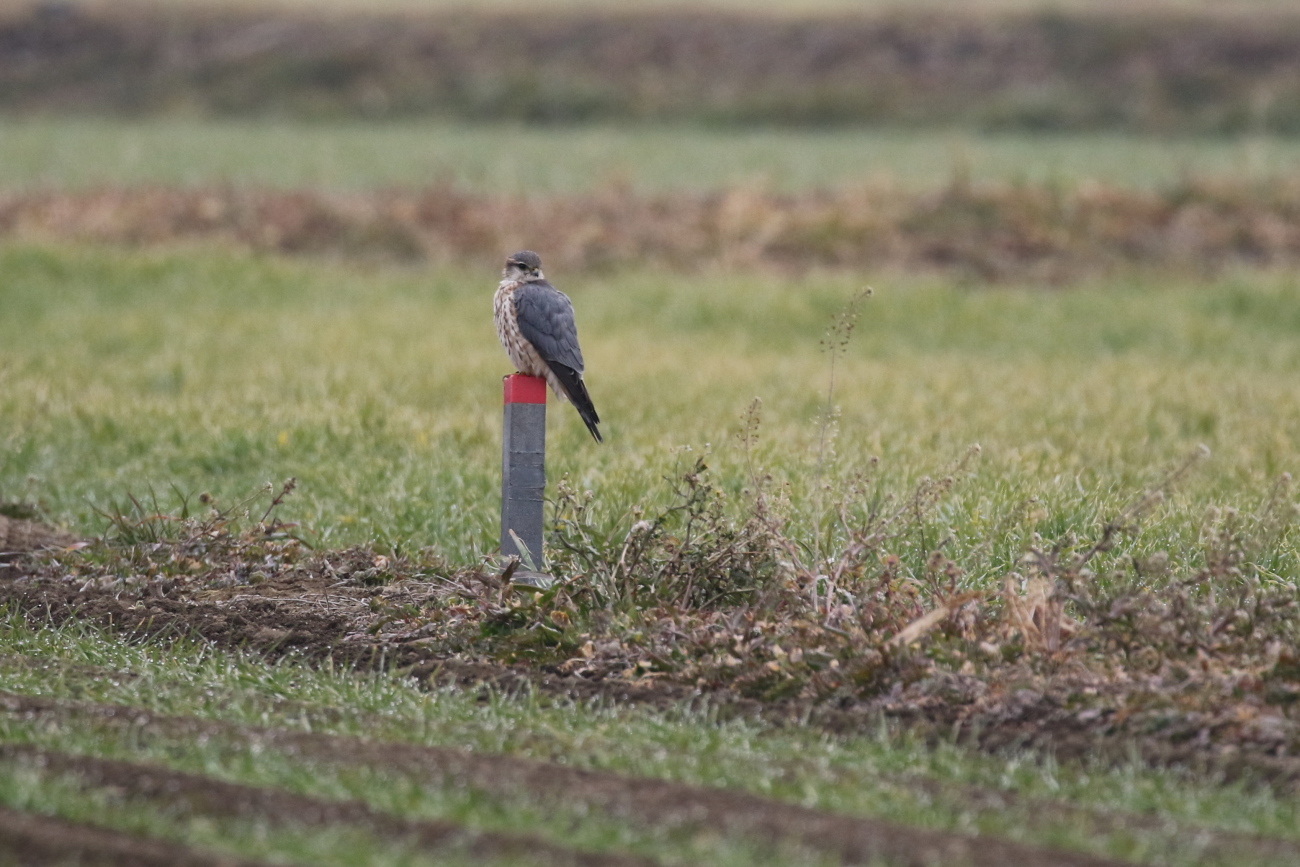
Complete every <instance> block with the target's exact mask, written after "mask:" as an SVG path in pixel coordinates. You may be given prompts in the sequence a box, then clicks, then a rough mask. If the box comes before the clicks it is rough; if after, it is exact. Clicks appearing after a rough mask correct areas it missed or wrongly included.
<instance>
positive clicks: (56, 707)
mask: <svg viewBox="0 0 1300 867" xmlns="http://www.w3.org/2000/svg"><path fill="white" fill-rule="evenodd" d="M0 712H3V713H8V714H12V715H16V716H22V717H27V718H33V719H34V718H38V717H44V718H55V719H57V718H71V719H85V720H92V721H98V722H104V723H108V724H117V725H122V726H129V727H130V728H131V730H132V731H133V732H134V737H136V738H139V739H142V740H143V739H145V738H147V737H148V736H149V735H151V734H152V735H155V736H157V737H159V738H171V739H174V738H194V737H198V736H207V737H215V738H237V739H239V740H240V741H241V742H245V743H247V742H249V741H252V740H257V741H260V742H261V743H262V744H263V745H265V746H267V747H272V748H276V749H279V750H283V751H285V752H286V753H289V754H293V755H297V756H300V757H302V758H305V759H310V760H315V761H324V762H329V763H333V764H338V765H344V766H354V767H355V766H360V767H368V768H374V769H381V770H387V771H391V772H393V773H397V774H404V775H410V774H412V773H416V774H420V775H422V776H427V777H433V778H436V779H438V780H439V781H440V782H441V784H442V785H444V786H463V787H466V788H471V789H477V790H479V791H482V792H485V793H487V794H489V795H492V796H497V797H504V798H511V797H517V796H519V795H521V794H523V795H527V796H529V797H531V798H533V799H535V800H536V801H537V802H538V803H543V804H545V803H562V804H566V805H569V806H581V807H585V808H586V809H589V810H593V811H598V812H600V813H603V814H606V815H609V816H612V817H614V818H617V819H620V820H623V821H626V822H628V823H631V824H642V825H648V826H652V827H664V828H700V829H714V830H717V831H721V832H722V833H726V834H729V835H734V836H736V837H743V838H744V839H747V840H750V841H753V842H760V843H768V844H772V845H780V844H782V843H795V844H797V845H799V846H801V847H803V848H806V849H808V850H811V851H813V852H816V853H819V854H821V855H824V856H829V857H832V858H834V859H836V860H838V861H839V862H840V863H843V864H862V863H870V862H872V861H873V860H883V861H887V862H889V863H891V864H897V865H906V867H931V865H934V864H946V865H947V864H953V865H957V864H962V865H969V867H1019V865H1042V864H1052V865H1055V867H1116V865H1120V864H1124V863H1126V862H1121V861H1116V860H1113V859H1109V858H1104V857H1100V856H1094V855H1088V854H1083V853H1078V852H1068V851H1063V850H1056V849H1048V848H1044V847H1037V846H1031V845H1027V844H1022V843H1016V842H1013V841H1010V840H1002V839H997V838H990V837H978V838H977V837H970V836H965V835H960V834H954V833H950V832H943V831H932V830H926V829H919V828H912V827H907V826H903V825H899V824H895V823H892V822H885V821H881V820H877V819H870V818H858V817H851V816H844V815H839V814H835V813H829V812H825V811H821V810H814V809H810V808H807V807H801V806H798V805H794V804H787V803H783V802H780V801H775V800H773V799H770V798H764V797H761V796H758V795H752V794H749V793H746V792H739V791H733V790H726V789H715V788H707V787H702V786H691V785H686V784H682V783H673V782H668V781H665V780H657V779H652V778H643V777H626V776H622V775H619V774H613V773H609V772H603V771H589V770H583V769H579V768H573V767H570V766H567V765H557V764H551V763H547V762H541V761H537V760H533V759H524V758H517V757H513V756H506V755H497V754H483V753H472V752H468V751H464V750H455V749H449V748H444V747H423V746H414V745H409V744H395V743H381V742H374V741H367V740H364V739H361V738H355V737H347V736H340V735H322V734H309V733H303V732H294V731H288V730H284V729H268V728H263V727H259V726H239V725H234V724H231V723H223V722H216V721H211V720H203V719H198V718H194V717H173V716H164V715H161V714H155V713H153V712H151V711H146V710H141V709H139V708H131V707H125V706H120V705H102V704H92V703H87V702H74V701H66V700H61V699H50V698H44V697H36V696H21V695H14V694H10V693H0Z"/></svg>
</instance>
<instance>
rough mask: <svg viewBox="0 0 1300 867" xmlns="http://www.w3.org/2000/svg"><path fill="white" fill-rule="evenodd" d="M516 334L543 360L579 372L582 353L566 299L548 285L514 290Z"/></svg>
mask: <svg viewBox="0 0 1300 867" xmlns="http://www.w3.org/2000/svg"><path fill="white" fill-rule="evenodd" d="M515 312H516V314H518V317H519V333H520V334H522V335H523V336H524V339H525V340H527V341H528V342H529V343H531V344H532V345H533V348H535V349H536V350H537V352H538V353H539V354H540V355H541V356H542V358H543V360H545V361H548V362H550V361H558V362H559V363H560V364H563V365H565V366H566V367H571V368H573V369H574V370H576V371H577V372H578V373H582V369H583V365H582V350H581V349H579V348H578V328H577V326H576V325H575V324H574V322H573V304H572V303H570V302H569V296H567V295H565V294H564V293H563V292H561V291H560V290H559V289H556V288H555V287H554V286H552V285H551V284H550V283H541V282H538V283H529V284H527V285H525V286H521V287H519V288H518V289H516V290H515Z"/></svg>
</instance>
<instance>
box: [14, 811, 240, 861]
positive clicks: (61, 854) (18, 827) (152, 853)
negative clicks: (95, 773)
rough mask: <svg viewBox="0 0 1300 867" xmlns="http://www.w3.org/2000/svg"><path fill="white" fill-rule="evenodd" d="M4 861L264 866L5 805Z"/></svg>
mask: <svg viewBox="0 0 1300 867" xmlns="http://www.w3.org/2000/svg"><path fill="white" fill-rule="evenodd" d="M0 862H3V863H4V864H6V865H14V867H48V865H52V864H62V865H74V864H75V865H79V867H263V864H264V862H261V861H248V860H244V859H242V858H230V857H225V856H221V855H209V854H205V853H203V852H197V851H195V850H193V849H188V848H186V847H184V846H179V845H175V844H173V843H167V842H164V841H161V840H146V839H143V838H140V837H134V836H132V835H130V834H124V833H122V832H120V831H113V830H109V829H108V828H99V827H96V826H94V825H87V824H81V823H74V822H65V821H63V820H62V819H54V818H50V817H48V816H36V815H33V814H31V813H22V812H19V811H17V810H10V809H8V808H7V807H0Z"/></svg>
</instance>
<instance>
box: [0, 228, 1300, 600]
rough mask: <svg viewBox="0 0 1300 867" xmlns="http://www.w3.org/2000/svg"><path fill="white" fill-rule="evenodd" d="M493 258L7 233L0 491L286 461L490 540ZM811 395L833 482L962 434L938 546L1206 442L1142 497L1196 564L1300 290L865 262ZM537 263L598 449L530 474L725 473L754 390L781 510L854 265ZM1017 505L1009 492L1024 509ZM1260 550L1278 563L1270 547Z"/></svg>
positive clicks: (1021, 529)
mask: <svg viewBox="0 0 1300 867" xmlns="http://www.w3.org/2000/svg"><path fill="white" fill-rule="evenodd" d="M495 264H496V263H494V262H493V263H489V262H485V263H483V267H482V269H480V270H479V271H475V272H468V271H463V270H456V271H453V270H435V269H428V270H425V269H418V270H417V269H411V270H402V269H396V268H393V269H384V268H374V269H365V268H361V267H357V268H352V267H346V266H339V265H330V264H320V265H314V264H304V263H293V262H288V261H283V260H275V259H261V258H254V257H249V256H245V255H231V254H228V253H223V252H218V251H213V250H195V251H190V252H186V253H179V252H178V253H158V254H128V253H122V252H113V251H108V250H95V249H69V248H23V247H18V248H11V249H8V250H6V251H5V252H4V254H3V257H2V258H0V278H2V280H3V286H4V287H5V288H4V305H5V310H6V315H5V317H4V319H3V321H0V417H3V419H4V428H3V432H2V435H0V492H2V493H3V496H4V498H6V499H10V500H22V499H37V500H39V501H41V502H42V503H44V504H45V506H46V508H47V509H48V512H49V514H50V515H51V516H52V517H54V518H56V519H59V520H63V521H67V522H69V523H70V524H71V525H72V526H73V527H75V528H77V529H79V530H83V531H93V530H96V529H99V527H100V522H99V521H98V519H97V518H96V515H95V510H96V509H105V508H107V507H108V506H109V504H110V503H113V502H115V501H121V500H122V499H123V498H124V497H125V495H127V494H128V493H131V494H134V495H136V496H137V497H139V496H147V495H149V494H150V492H153V493H156V494H157V496H158V498H159V501H160V504H162V505H164V506H166V507H168V508H173V507H176V506H178V505H179V501H178V499H177V493H174V492H173V491H175V492H179V493H180V494H184V495H186V496H189V497H193V496H195V495H197V494H199V493H200V492H203V491H208V492H211V493H212V494H214V495H215V496H217V497H218V498H219V499H220V500H221V501H222V502H226V503H229V502H231V501H232V500H234V499H236V498H238V497H241V496H243V495H245V494H247V493H249V492H251V491H255V490H256V489H257V488H258V487H259V486H260V485H262V484H264V483H265V482H267V481H276V482H278V481H279V480H282V479H283V478H286V477H288V476H296V477H298V479H299V481H300V489H299V492H298V493H297V494H296V495H295V496H294V498H293V500H292V503H291V505H290V507H289V508H288V515H289V516H290V517H292V518H293V519H295V520H299V521H302V522H303V523H304V524H305V525H306V526H307V527H308V528H309V530H310V532H311V533H312V534H313V536H312V537H313V538H315V539H317V540H318V541H319V542H321V543H326V544H343V543H353V542H362V541H367V540H380V541H382V542H384V543H394V544H400V545H402V546H421V545H434V546H437V547H438V548H439V549H440V550H442V551H443V552H445V553H446V554H447V555H448V556H449V557H451V558H452V559H454V560H457V561H467V560H472V559H473V558H476V557H478V556H481V555H482V554H484V553H486V552H487V551H489V550H491V548H492V547H493V545H494V540H495V532H494V529H493V527H494V522H495V519H496V488H495V486H496V484H497V473H498V470H499V467H498V464H497V461H498V451H497V450H498V448H499V446H498V435H499V431H498V429H499V424H500V421H499V413H500V409H499V396H498V394H499V386H498V378H499V376H500V375H502V374H504V373H506V372H508V369H507V367H506V364H505V361H504V359H503V358H502V357H501V353H500V349H499V347H497V346H496V341H495V339H494V335H493V333H492V328H491V324H490V318H489V315H488V295H489V293H490V290H491V287H492V285H493V283H494V279H495V277H494V272H495ZM863 277H864V280H865V279H870V280H871V282H873V283H874V284H875V289H876V296H875V297H874V298H873V299H871V300H870V301H869V302H867V303H866V305H865V306H864V307H863V309H862V316H861V320H860V322H859V325H858V330H857V332H856V333H855V334H854V335H853V338H852V341H851V343H850V345H849V348H848V355H847V356H846V357H845V358H843V359H842V360H840V362H839V365H838V367H837V369H836V376H835V384H834V393H833V395H832V400H833V402H834V404H835V405H837V406H838V407H839V409H840V413H841V415H840V418H839V424H838V437H837V438H835V439H833V441H832V445H831V448H832V449H833V455H832V456H831V457H830V458H829V459H828V460H827V461H826V471H825V479H826V480H828V481H829V480H834V479H840V478H846V477H848V476H851V475H852V474H854V473H857V472H861V471H866V470H867V469H868V467H869V464H870V462H871V461H872V459H873V458H875V457H878V458H879V465H878V466H877V467H875V468H874V469H870V473H871V478H872V481H871V485H872V489H873V490H875V491H876V492H877V493H878V494H879V493H884V492H892V493H894V494H896V495H898V496H904V495H906V492H907V491H908V490H909V486H911V485H912V484H914V483H915V482H916V480H917V479H918V478H920V477H921V476H924V475H935V474H942V473H943V472H944V471H945V467H946V466H947V465H948V464H949V463H951V462H952V461H954V460H956V459H958V458H960V457H961V456H962V455H963V454H964V453H965V452H966V451H967V449H968V448H969V447H970V446H972V445H973V444H976V443H978V444H979V445H980V446H981V447H982V455H981V457H980V459H979V461H978V463H977V464H976V465H975V467H974V470H973V475H972V477H971V478H970V479H968V480H966V481H964V482H963V483H962V484H961V485H960V486H959V487H958V488H957V490H956V491H955V493H954V497H955V500H954V502H953V504H952V506H951V510H949V511H945V512H944V513H943V514H942V515H941V516H940V523H941V524H942V525H944V526H945V527H949V528H950V529H949V530H947V532H951V533H952V534H954V536H955V544H957V545H958V546H978V545H980V544H981V543H982V542H984V541H985V538H984V537H985V536H986V534H987V533H988V532H989V529H990V528H991V527H994V526H998V525H999V522H1001V521H1004V520H1005V519H1006V518H1007V516H1008V515H1010V514H1012V513H1013V512H1015V510H1016V509H1017V508H1018V507H1019V505H1020V504H1022V503H1024V502H1025V501H1027V500H1028V499H1030V498H1033V499H1034V500H1035V501H1036V502H1037V503H1038V504H1039V507H1038V508H1036V509H1033V510H1030V511H1029V513H1026V514H1030V515H1036V516H1037V517H1033V518H1032V519H1029V518H1025V522H1024V523H1022V524H1019V525H1017V526H1015V527H1014V528H1004V531H1005V532H1007V534H1008V535H1007V536H1006V537H1005V538H1000V539H998V540H997V550H998V551H999V552H1000V556H998V557H995V558H993V559H992V560H990V561H989V562H987V563H986V564H985V565H984V567H983V569H984V570H985V571H984V572H983V575H981V576H976V578H977V579H978V580H983V577H985V576H987V577H996V575H997V574H999V570H1002V569H1005V568H1006V567H1007V565H1008V564H1007V562H1006V560H1005V557H1007V556H1012V555H1013V554H1014V553H1015V551H1014V549H1015V548H1016V546H1017V545H1018V544H1019V543H1020V542H1021V541H1023V539H1024V538H1026V537H1027V535H1028V534H1030V533H1033V532H1041V533H1043V534H1045V535H1049V536H1057V535H1060V534H1062V533H1065V532H1067V531H1073V532H1077V533H1079V534H1082V535H1087V534H1089V533H1092V532H1095V530H1096V529H1097V527H1098V526H1099V525H1100V523H1101V522H1102V521H1103V520H1104V519H1105V518H1107V517H1109V516H1110V513H1112V512H1117V511H1118V510H1120V509H1121V508H1122V507H1123V505H1124V504H1125V502H1126V501H1127V500H1128V499H1129V498H1131V497H1133V496H1135V495H1137V494H1138V493H1139V492H1140V491H1141V490H1142V489H1143V487H1144V486H1145V485H1148V484H1150V483H1152V482H1153V481H1154V480H1155V479H1156V478H1157V477H1158V476H1159V474H1160V473H1161V472H1162V471H1163V469H1164V468H1166V467H1167V466H1168V465H1169V464H1171V463H1172V462H1176V461H1177V460H1179V459H1180V458H1181V457H1182V456H1184V455H1186V454H1187V453H1188V452H1189V451H1191V450H1193V449H1194V448H1195V447H1196V446H1197V445H1198V444H1202V443H1203V444H1205V445H1207V446H1208V447H1209V448H1210V451H1211V455H1212V456H1211V458H1210V459H1209V460H1208V461H1206V462H1204V466H1202V467H1201V468H1200V469H1199V470H1198V472H1197V473H1196V474H1195V475H1194V476H1193V477H1192V478H1191V479H1190V480H1188V482H1187V483H1186V485H1185V487H1184V488H1183V490H1181V491H1180V492H1178V493H1176V494H1174V496H1173V498H1172V500H1171V502H1170V503H1169V504H1168V505H1167V506H1166V507H1164V508H1163V509H1161V510H1159V511H1158V513H1157V514H1155V515H1153V516H1152V518H1151V522H1150V525H1149V527H1148V528H1147V530H1146V532H1145V533H1144V535H1143V537H1142V539H1143V541H1142V542H1141V543H1140V544H1139V545H1138V548H1139V549H1141V548H1144V547H1147V546H1167V545H1171V546H1172V547H1173V548H1174V549H1175V550H1176V551H1177V552H1180V553H1179V554H1178V556H1181V557H1186V558H1189V559H1190V560H1193V561H1194V560H1195V559H1196V557H1197V553H1196V552H1197V550H1198V541H1197V540H1198V538H1199V534H1200V532H1201V529H1202V523H1203V520H1204V518H1205V515H1204V510H1205V509H1206V508H1207V507H1208V506H1209V505H1222V506H1234V507H1237V508H1240V509H1243V510H1247V511H1249V510H1251V509H1253V508H1255V507H1256V506H1257V505H1258V504H1259V503H1260V502H1261V501H1262V499H1263V498H1264V497H1265V495H1266V493H1267V491H1268V489H1269V486H1270V485H1271V484H1272V483H1273V482H1274V480H1275V479H1276V478H1277V477H1278V476H1279V475H1280V474H1281V473H1283V472H1287V471H1292V470H1294V469H1295V467H1296V459H1297V452H1296V449H1297V439H1296V435H1295V434H1296V428H1295V425H1296V418H1297V416H1296V408H1297V406H1300V386H1298V385H1297V383H1298V382H1300V378H1298V377H1297V376H1296V373H1297V369H1300V337H1297V331H1296V319H1295V315H1296V314H1295V310H1296V309H1297V296H1298V293H1300V288H1298V287H1297V283H1296V282H1295V280H1294V279H1293V278H1292V277H1290V276H1288V275H1284V274H1263V273H1239V274H1234V275H1229V276H1226V277H1224V278H1221V279H1218V280H1215V281H1212V282H1208V283H1205V284H1202V285H1181V284H1180V283H1178V282H1171V281H1162V280H1161V279H1160V278H1158V277H1152V276H1142V275H1134V276H1131V277H1130V278H1127V279H1122V280H1116V281H1114V282H1113V283H1110V284H1108V285H1095V286H1089V287H1083V288H1080V289H1079V290H1078V291H1071V292H1062V293H1059V294H1051V295H1043V294H1041V293H1040V292H1038V291H1033V290H1030V289H1023V290H1021V289H999V290H988V291H976V292H971V291H965V290H953V289H950V288H946V287H944V286H942V285H934V284H928V283H926V282H925V281H923V280H916V279H909V278H905V277H899V276H897V275H884V274H882V275H863ZM554 278H555V279H556V280H558V281H559V283H560V285H561V286H562V287H563V288H565V289H567V290H569V291H570V293H571V294H572V296H573V297H574V299H575V304H576V305H577V309H578V315H579V324H580V328H581V331H582V335H583V341H584V348H585V351H586V355H587V359H588V365H589V381H590V385H591V389H592V392H593V394H594V396H595V399H596V401H597V403H598V406H599V408H600V410H601V412H602V415H603V416H604V417H605V418H606V419H608V430H609V442H608V444H607V445H605V446H604V447H596V446H595V445H594V444H593V443H591V442H589V441H588V440H587V438H586V436H585V434H584V433H583V432H582V429H581V426H580V424H579V423H578V420H577V418H576V415H575V414H574V413H573V412H572V411H571V410H570V409H569V408H568V407H567V406H563V405H559V406H556V405H553V406H552V419H551V427H552V433H551V444H550V445H551V463H550V468H551V477H552V479H554V480H558V479H560V478H563V477H569V478H570V479H571V480H572V482H573V483H574V484H575V485H576V486H578V487H579V488H580V489H590V490H592V491H593V492H594V496H595V497H596V498H597V499H596V503H597V514H599V515H601V516H603V517H602V521H604V522H607V523H608V525H609V526H610V527H611V529H612V527H614V526H616V525H624V524H625V523H630V521H629V519H628V518H627V517H626V516H627V514H628V513H629V510H630V509H632V507H633V506H635V505H637V504H643V505H644V504H650V503H655V502H663V501H664V500H665V498H666V497H667V496H668V491H667V485H666V483H665V482H664V477H665V476H671V475H673V474H674V472H675V468H677V469H680V468H686V467H689V465H690V463H691V462H693V460H694V457H695V456H696V455H698V454H702V453H707V454H709V455H710V458H709V462H710V463H711V464H713V465H714V467H715V470H716V475H717V477H718V480H719V482H720V483H721V484H722V485H723V486H724V487H725V488H726V489H728V490H731V491H733V492H735V491H738V490H739V488H741V487H742V486H744V485H746V484H747V478H746V471H745V469H744V467H745V460H744V455H743V454H742V452H741V449H740V448H739V446H738V445H737V441H736V434H737V432H738V431H739V430H740V428H741V425H742V422H741V418H742V415H743V414H744V413H745V411H746V408H747V406H748V405H749V403H750V402H751V401H752V400H753V399H754V398H756V397H757V398H760V399H761V400H762V401H763V422H762V427H761V438H760V441H759V445H758V447H757V450H756V453H755V457H756V459H757V462H758V464H759V465H760V467H761V468H764V469H766V470H768V471H770V472H772V473H773V474H774V476H776V478H777V479H778V480H782V481H784V480H787V479H788V480H789V482H790V484H791V485H793V488H792V490H793V492H794V494H795V496H794V500H795V502H796V504H798V505H797V506H796V508H797V510H798V512H799V514H800V520H801V521H807V520H808V519H809V507H808V503H809V502H810V500H809V495H810V492H811V491H812V490H813V488H814V483H813V476H814V469H815V466H816V464H817V462H818V460H817V453H818V442H819V439H820V433H821V431H820V426H819V418H821V417H823V414H824V412H825V406H826V397H827V395H826V391H827V388H828V385H829V361H830V359H829V357H828V356H827V355H825V354H824V353H823V352H821V351H820V350H819V340H820V339H821V337H822V333H823V331H824V329H825V328H826V326H827V324H828V323H829V321H830V318H831V316H832V315H833V314H834V313H835V312H836V311H837V310H838V309H840V308H841V307H842V306H843V305H844V304H845V303H846V302H847V300H848V299H849V298H850V297H851V296H852V295H853V294H854V293H855V292H856V291H857V290H859V289H860V288H862V286H863V285H864V280H859V279H857V278H855V277H851V276H847V275H830V274H827V275H821V276H817V275H813V276H810V277H808V278H805V279H801V280H797V281H796V280H786V279H781V278H776V277H762V276H756V275H743V276H742V275H726V274H712V275H699V276H682V275H675V274H668V273H649V272H629V273H618V274H610V275H605V276H599V277H576V276H575V277H574V278H571V279H565V275H563V274H557V275H554ZM1022 517H1024V516H1022ZM1278 556H1279V557H1280V558H1281V559H1280V560H1279V562H1278V568H1279V569H1282V570H1283V572H1284V574H1289V575H1292V576H1294V574H1295V561H1294V552H1293V551H1287V550H1283V551H1279V552H1278Z"/></svg>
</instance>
